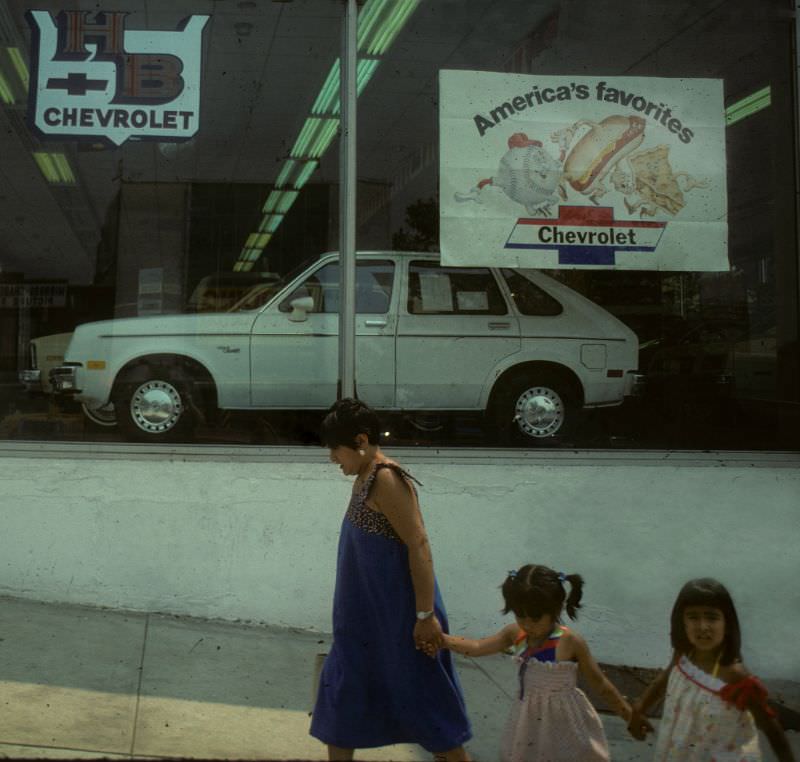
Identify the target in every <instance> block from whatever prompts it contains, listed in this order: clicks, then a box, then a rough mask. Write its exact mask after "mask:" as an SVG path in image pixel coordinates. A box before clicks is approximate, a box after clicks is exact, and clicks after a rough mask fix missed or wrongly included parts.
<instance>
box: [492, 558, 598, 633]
mask: <svg viewBox="0 0 800 762" xmlns="http://www.w3.org/2000/svg"><path fill="white" fill-rule="evenodd" d="M564 582H569V584H570V591H569V597H567V591H566V590H565V589H564ZM502 591H503V599H504V600H505V603H506V605H505V608H504V609H503V613H504V614H508V612H509V611H513V612H514V614H516V615H517V616H518V617H530V618H531V619H538V618H539V617H540V616H542V614H549V615H550V616H551V617H553V619H554V620H555V621H556V622H560V621H561V610H562V609H563V608H564V599H565V598H566V606H567V614H568V615H569V618H570V619H575V618H576V616H577V611H578V609H579V608H580V607H581V598H582V597H583V577H581V575H580V574H562V573H560V572H557V571H553V569H550V568H549V567H547V566H539V565H538V564H527V565H525V566H523V567H522V568H521V569H519V570H517V571H515V572H509V574H508V576H507V577H506V581H505V582H503V587H502Z"/></svg>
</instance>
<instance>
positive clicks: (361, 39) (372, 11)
mask: <svg viewBox="0 0 800 762" xmlns="http://www.w3.org/2000/svg"><path fill="white" fill-rule="evenodd" d="M385 7H386V0H369V2H367V4H366V5H365V6H364V8H363V10H362V11H361V13H359V14H358V31H357V32H356V39H357V41H358V49H359V50H364V48H365V47H366V45H367V40H369V39H371V38H372V33H373V30H374V29H375V27H376V26H377V24H378V19H379V18H380V16H381V12H382V11H383V9H384V8H385Z"/></svg>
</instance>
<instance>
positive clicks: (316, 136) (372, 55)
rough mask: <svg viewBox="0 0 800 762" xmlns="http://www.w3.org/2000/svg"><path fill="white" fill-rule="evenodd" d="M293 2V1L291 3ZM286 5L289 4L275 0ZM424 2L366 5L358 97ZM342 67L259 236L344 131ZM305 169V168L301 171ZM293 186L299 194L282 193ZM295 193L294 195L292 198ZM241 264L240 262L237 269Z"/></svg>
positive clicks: (297, 147)
mask: <svg viewBox="0 0 800 762" xmlns="http://www.w3.org/2000/svg"><path fill="white" fill-rule="evenodd" d="M289 1H291V0H289ZM273 2H286V0H273ZM419 3H420V0H366V2H365V3H364V7H363V8H362V9H361V11H360V13H359V16H358V31H357V38H356V40H357V45H358V51H359V53H360V54H361V55H360V57H359V59H358V62H357V69H356V92H357V95H361V93H362V91H363V90H364V88H365V87H366V86H367V84H368V83H369V81H370V80H371V79H372V77H373V75H374V74H375V71H376V70H377V68H378V64H380V62H381V58H380V56H382V55H383V54H384V53H386V51H387V50H388V49H389V47H390V46H391V45H392V43H393V42H394V41H395V39H396V38H397V35H398V34H399V33H400V30H401V29H402V28H403V27H404V26H405V24H406V23H407V21H408V19H409V18H410V16H411V14H412V13H413V12H414V11H415V10H416V8H417V6H418V5H419ZM340 68H341V64H340V61H339V59H338V58H337V59H336V60H335V61H334V62H333V65H332V66H331V68H330V70H329V71H328V75H327V76H326V77H325V81H324V82H323V84H322V87H321V88H320V91H319V93H318V94H317V97H316V99H315V100H314V104H313V106H312V107H311V113H310V114H309V116H308V118H307V119H306V120H305V122H304V123H303V126H302V128H301V129H300V134H299V135H298V136H297V139H296V140H295V143H294V146H293V147H292V150H291V151H290V152H289V157H287V159H286V163H285V164H284V166H283V167H281V170H280V172H279V173H278V177H277V179H276V180H275V188H276V190H274V191H272V192H271V193H270V194H269V196H268V197H267V200H266V202H265V203H264V206H263V208H262V211H263V212H264V217H263V218H262V220H261V224H260V225H259V226H258V229H259V231H261V232H268V233H274V232H275V231H276V230H277V228H278V226H279V225H280V224H281V222H282V221H283V216H284V214H286V212H288V211H289V209H290V207H291V206H292V204H293V203H294V201H295V199H296V198H297V191H299V190H300V189H301V188H302V187H303V186H304V185H305V184H306V183H307V182H308V180H309V178H310V177H311V175H312V174H314V170H316V168H317V166H318V165H319V161H318V159H320V158H321V157H322V155H323V154H324V153H325V151H326V150H327V149H328V147H329V146H330V144H331V142H332V141H333V139H334V138H335V137H336V133H337V132H338V130H339V119H338V114H339V111H340V109H341V104H340V82H339V80H340V71H339V70H340ZM301 165H302V169H299V168H300V167H301ZM295 172H297V176H296V178H295V180H294V182H293V183H292V185H293V187H294V191H284V190H281V189H283V188H285V187H286V186H287V185H289V183H290V178H291V177H292V175H293V174H294V173H295ZM289 194H293V195H289ZM239 264H241V263H237V265H236V267H238V265H239Z"/></svg>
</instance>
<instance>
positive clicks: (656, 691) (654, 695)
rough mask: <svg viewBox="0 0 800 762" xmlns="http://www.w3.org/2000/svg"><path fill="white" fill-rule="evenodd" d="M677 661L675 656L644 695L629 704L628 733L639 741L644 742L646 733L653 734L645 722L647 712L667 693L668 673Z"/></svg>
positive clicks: (648, 723) (674, 655) (646, 721)
mask: <svg viewBox="0 0 800 762" xmlns="http://www.w3.org/2000/svg"><path fill="white" fill-rule="evenodd" d="M676 661H677V654H673V656H672V660H671V661H670V663H669V664H668V665H667V667H666V668H665V669H662V670H661V672H659V673H658V675H657V676H656V678H655V679H654V680H653V681H652V682H651V683H650V685H648V686H647V688H645V690H644V693H642V695H641V696H639V698H638V699H636V701H634V702H633V703H632V704H631V719H630V721H629V722H628V732H629V733H630V734H631V735H632V736H633V737H634V738H636V739H638V740H639V741H642V740H644V739H645V738H646V737H647V734H648V733H652V732H653V726H652V725H651V724H650V722H649V721H648V720H647V717H646V715H647V712H648V711H649V710H650V709H652V708H653V707H655V706H658V704H659V703H660V702H661V700H662V699H663V698H664V695H665V694H666V692H667V682H668V681H669V673H670V672H671V671H672V667H673V666H674V665H675V662H676Z"/></svg>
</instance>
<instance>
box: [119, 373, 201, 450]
mask: <svg viewBox="0 0 800 762" xmlns="http://www.w3.org/2000/svg"><path fill="white" fill-rule="evenodd" d="M191 389H192V383H191V380H190V379H189V378H187V377H186V376H184V375H183V374H182V373H181V372H180V370H178V369H174V368H165V367H162V366H139V367H137V368H134V369H133V370H132V372H131V373H130V374H129V375H128V376H127V377H126V378H123V379H121V380H120V381H119V382H118V383H117V385H116V387H115V392H114V394H113V395H112V399H113V401H114V408H115V411H116V414H117V422H118V424H119V428H120V431H121V432H122V434H123V435H124V436H125V438H126V439H132V440H135V441H139V442H177V441H186V439H187V437H189V436H190V435H191V433H192V432H193V430H194V425H195V421H196V415H195V408H194V404H193V401H192V397H191Z"/></svg>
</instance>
